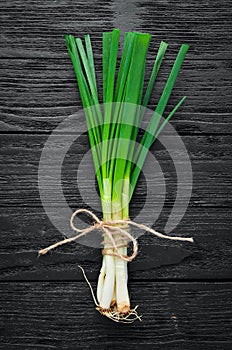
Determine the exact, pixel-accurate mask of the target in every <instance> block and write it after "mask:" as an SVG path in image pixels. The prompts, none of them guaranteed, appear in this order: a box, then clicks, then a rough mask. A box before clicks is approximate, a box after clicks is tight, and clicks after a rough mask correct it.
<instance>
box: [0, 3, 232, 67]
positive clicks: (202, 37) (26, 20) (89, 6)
mask: <svg viewBox="0 0 232 350" xmlns="http://www.w3.org/2000/svg"><path fill="white" fill-rule="evenodd" d="M2 6H3V7H2V14H1V31H2V40H1V43H0V48H1V50H0V51H1V57H55V58H57V57H64V55H66V53H65V47H64V45H63V35H64V34H65V33H70V32H71V33H78V34H79V35H81V36H82V35H83V34H84V33H91V34H93V38H94V40H95V42H96V43H99V44H100V40H101V32H102V31H103V30H109V29H110V28H112V27H115V26H117V27H120V28H121V29H122V30H141V31H149V32H151V33H152V34H153V35H154V38H155V39H156V40H157V41H159V42H160V41H161V40H167V41H168V42H170V43H171V44H176V45H177V44H178V45H179V44H180V43H182V42H188V43H189V44H191V46H192V50H191V58H192V59H193V58H200V59H202V58H207V59H213V60H215V59H218V58H219V59H220V58H227V59H230V58H231V51H232V48H231V43H230V37H231V26H230V24H229V20H230V9H231V3H230V2H229V1H223V2H221V1H218V0H213V1H210V2H209V1H207V0H203V1H201V2H199V1H196V0H191V1H188V2H183V1H174V0H172V1H168V2H167V1H166V0H162V1H158V2H153V1H135V0H130V1H128V2H127V1H126V2H125V1H122V0H120V1H116V0H115V1H106V2H105V1H90V2H85V1H78V2H76V1H59V2H46V3H45V2H42V1H35V0H30V1H27V2H26V3H22V2H21V1H19V0H14V1H11V2H6V3H5V4H3V5H2Z"/></svg>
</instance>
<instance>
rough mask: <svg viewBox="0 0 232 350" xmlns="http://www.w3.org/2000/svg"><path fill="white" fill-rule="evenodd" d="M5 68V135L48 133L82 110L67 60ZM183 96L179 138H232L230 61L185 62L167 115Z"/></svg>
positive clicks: (14, 64)
mask: <svg viewBox="0 0 232 350" xmlns="http://www.w3.org/2000/svg"><path fill="white" fill-rule="evenodd" d="M156 46H157V47H158V45H156ZM157 47H156V49H157ZM156 49H155V51H154V52H152V53H151V54H150V56H149V57H150V59H149V60H148V64H147V72H148V73H149V72H150V71H151V67H152V63H153V59H154V57H155V53H156ZM175 55H176V50H174V51H173V52H172V61H170V60H165V63H164V65H163V66H162V69H161V72H160V74H159V78H158V80H157V83H156V88H155V91H154V94H153V96H152V99H151V103H150V104H149V107H150V108H152V109H154V106H155V105H156V103H157V100H158V98H159V96H160V94H161V92H162V89H163V86H164V82H165V81H166V79H167V77H168V73H169V72H170V69H171V64H172V62H173V60H174V57H175ZM151 58H152V59H151ZM1 66H2V69H1V71H0V75H1V82H0V87H1V97H0V104H1V124H0V129H1V130H2V131H7V130H8V131H9V130H10V131H24V130H26V131H35V132H36V131H42V132H44V131H46V132H48V131H51V130H52V129H53V128H54V127H55V126H56V125H57V124H58V123H59V122H60V121H62V120H63V119H64V117H65V116H68V115H70V114H71V113H74V112H76V111H77V110H78V109H80V108H81V102H80V98H79V94H78V90H77V87H76V79H75V76H74V73H73V69H72V66H71V62H70V59H69V57H68V55H67V57H66V59H65V60H51V59H49V60H46V59H40V60H38V59H26V60H25V59H24V60H22V59H20V60H10V61H9V60H7V59H4V60H1ZM96 68H97V70H98V82H99V94H100V96H101V84H100V81H101V72H100V71H101V60H100V59H99V58H98V59H97V60H96ZM148 75H149V74H148ZM146 81H147V79H146ZM184 95H187V96H188V98H187V100H186V101H185V103H184V105H183V106H182V107H181V109H180V111H178V112H177V113H176V115H175V117H174V118H173V124H174V126H176V128H177V130H178V131H179V132H186V133H192V132H195V133H196V132H197V133H199V132H204V133H211V132H216V133H222V132H225V133H228V132H230V128H228V126H229V125H230V123H231V110H232V104H231V98H230V96H231V80H230V62H229V61H226V60H220V61H200V62H194V61H192V60H191V58H190V57H187V59H186V62H185V63H184V67H183V69H182V71H181V73H180V76H179V78H178V80H177V82H176V86H175V89H174V92H173V95H172V96H171V98H170V101H169V106H168V108H167V112H166V113H168V111H170V109H171V107H172V106H173V105H175V104H176V103H177V101H179V100H180V98H182V97H183V96H184ZM100 100H101V99H100Z"/></svg>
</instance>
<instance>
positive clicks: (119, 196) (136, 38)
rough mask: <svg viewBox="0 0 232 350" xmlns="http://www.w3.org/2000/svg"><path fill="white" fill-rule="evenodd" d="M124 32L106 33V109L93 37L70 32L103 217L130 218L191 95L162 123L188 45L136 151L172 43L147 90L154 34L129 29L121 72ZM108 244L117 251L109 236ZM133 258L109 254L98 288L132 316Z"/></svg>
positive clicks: (106, 303) (102, 300) (106, 306)
mask: <svg viewBox="0 0 232 350" xmlns="http://www.w3.org/2000/svg"><path fill="white" fill-rule="evenodd" d="M119 37H120V31H119V30H118V29H114V30H113V31H112V32H106V33H103V40H102V63H103V64H102V74H103V101H102V102H103V104H104V112H102V110H101V108H100V102H101V101H99V94H98V90H97V83H96V73H95V65H94V56H93V51H92V45H91V40H90V36H89V35H86V36H85V38H84V39H85V40H84V43H83V42H82V40H81V39H80V38H74V37H73V36H72V35H67V36H66V37H65V38H66V44H67V48H68V52H69V54H70V57H71V60H72V63H73V67H74V71H75V74H76V78H77V83H78V87H79V91H80V97H81V100H82V104H83V107H84V109H85V114H86V122H87V128H88V136H89V142H90V147H91V149H92V155H93V162H94V166H95V170H96V177H97V181H98V186H99V192H100V196H101V202H102V212H103V220H105V221H107V220H111V221H112V220H128V219H129V203H130V200H131V197H132V195H133V192H134V190H135V187H136V184H137V181H138V178H139V175H140V172H141V168H142V166H143V164H144V161H145V159H146V156H147V153H148V151H149V149H150V147H151V145H152V144H153V142H154V141H155V140H156V138H157V137H158V135H159V134H160V132H161V131H162V130H163V128H164V127H165V125H166V123H167V122H168V121H169V120H170V118H171V117H172V116H173V114H174V113H175V112H176V110H177V109H178V108H179V107H180V106H181V105H182V103H183V102H184V100H185V98H186V96H184V97H183V98H182V99H181V100H180V102H179V103H178V104H177V105H176V106H175V107H174V109H173V110H172V111H171V113H170V114H169V115H168V116H167V117H166V119H165V120H164V121H163V122H162V123H161V122H160V121H161V117H162V116H163V114H164V112H165V108H166V106H167V103H168V100H169V97H170V95H171V92H172V90H173V87H174V84H175V81H176V79H177V76H178V73H179V71H180V69H181V66H182V63H183V61H184V58H185V55H186V53H187V51H188V45H182V46H181V48H180V51H179V53H178V55H177V57H176V60H175V62H174V65H173V67H172V70H171V72H170V75H169V77H168V80H167V82H166V84H165V87H164V89H163V92H162V94H161V97H160V99H159V101H158V103H157V105H156V106H155V111H154V114H153V116H152V117H151V119H150V122H149V124H148V126H147V129H146V130H145V133H144V135H143V137H142V139H141V141H140V142H139V145H138V147H137V149H136V147H135V144H136V142H138V141H137V138H138V131H139V127H140V125H141V121H142V118H143V115H144V110H145V107H146V106H147V105H148V103H149V100H150V97H151V93H152V91H153V88H154V85H155V80H156V77H157V74H158V72H159V69H160V67H161V63H162V61H163V58H164V56H165V53H166V50H167V47H168V45H167V44H166V43H165V42H161V44H160V47H159V49H158V52H157V56H156V59H155V62H154V66H153V69H152V72H151V76H150V79H149V82H148V85H147V88H146V90H145V93H144V98H142V96H143V92H144V75H145V69H146V60H147V51H148V46H149V42H150V39H151V36H150V34H146V33H138V32H128V33H125V35H124V46H123V51H122V57H121V60H120V64H119V70H118V73H117V72H116V67H117V60H118V46H119ZM120 243H121V245H122V246H121V247H119V251H120V253H121V254H122V255H127V242H126V241H121V242H120ZM104 248H105V249H107V251H108V252H109V253H112V254H114V248H112V247H110V245H109V242H108V241H107V240H106V239H105V241H104ZM127 279H128V276H127V261H124V260H122V259H121V258H120V257H118V256H112V255H108V254H107V255H104V256H103V263H102V268H101V271H100V275H99V279H98V287H97V299H98V302H99V305H100V307H101V308H102V310H109V312H110V311H112V310H113V311H114V312H117V313H118V314H120V315H127V314H128V313H129V312H130V300H129V294H128V289H127Z"/></svg>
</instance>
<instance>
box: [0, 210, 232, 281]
mask: <svg viewBox="0 0 232 350" xmlns="http://www.w3.org/2000/svg"><path fill="white" fill-rule="evenodd" d="M54 212H56V215H57V216H58V215H59V212H58V211H55V210H54ZM167 217H168V210H163V212H162V215H161V216H160V218H159V220H158V221H157V223H156V224H155V228H156V229H157V230H160V231H161V232H162V230H163V228H164V226H165V223H166V221H167ZM0 218H1V219H0V226H1V236H0V247H1V253H0V278H1V280H82V278H83V277H82V274H81V271H80V269H79V268H78V265H79V264H81V265H83V266H84V267H85V268H86V272H87V273H88V276H89V278H90V279H91V280H96V279H97V275H98V272H99V269H100V265H101V251H100V249H98V248H92V247H88V246H84V245H80V244H76V243H72V244H67V245H66V246H63V247H60V248H59V249H57V250H56V251H53V252H52V253H51V254H49V255H47V256H43V257H42V256H41V257H40V258H39V259H38V250H39V249H41V248H43V247H45V246H48V245H50V244H52V243H54V242H57V241H58V240H61V239H62V234H61V233H60V232H59V231H58V230H57V229H56V228H55V227H54V226H53V225H52V224H51V222H50V221H49V219H48V217H47V216H46V214H45V212H44V211H43V209H41V208H37V209H35V208H30V209H28V208H24V209H23V208H15V209H13V208H11V209H10V208H1V209H0ZM174 232H175V234H176V235H179V236H189V237H191V236H192V237H194V240H195V245H191V244H189V243H185V244H184V243H182V244H181V243H178V242H177V243H174V242H171V241H167V240H160V239H157V238H155V237H153V236H152V235H150V234H146V235H144V236H142V237H140V238H139V255H138V256H137V257H136V259H135V260H134V261H133V262H132V263H130V264H129V271H130V278H131V279H132V280H141V279H151V278H160V279H172V278H177V279H219V280H220V279H227V278H230V277H231V265H232V257H231V244H232V236H231V209H230V208H229V209H227V208H222V209H221V210H220V209H219V208H204V209H202V208H189V209H188V210H187V212H186V214H185V216H184V218H183V220H182V221H181V223H180V224H179V225H178V227H177V228H176V229H175V230H174ZM70 233H71V232H70ZM96 234H97V233H96ZM187 257H189V258H187ZM186 258H187V259H186ZM183 259H184V260H183ZM178 263H179V264H178Z"/></svg>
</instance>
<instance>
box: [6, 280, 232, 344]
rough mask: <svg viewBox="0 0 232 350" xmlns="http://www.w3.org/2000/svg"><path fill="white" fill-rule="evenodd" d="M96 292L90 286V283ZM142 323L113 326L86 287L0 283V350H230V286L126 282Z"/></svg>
mask: <svg viewBox="0 0 232 350" xmlns="http://www.w3.org/2000/svg"><path fill="white" fill-rule="evenodd" d="M93 286H94V287H95V284H93ZM129 287H130V292H131V301H132V305H137V304H138V305H139V309H138V310H139V312H140V313H141V314H142V317H143V321H142V322H139V321H138V322H135V323H133V324H131V325H123V324H117V323H112V321H110V320H108V319H104V318H103V317H102V316H101V315H100V314H99V313H98V312H97V311H95V310H94V305H93V302H92V300H91V296H90V293H89V290H88V286H87V285H86V284H85V283H80V282H79V283H78V282H77V283H10V284H8V283H4V284H3V283H1V292H0V294H1V316H0V318H1V347H2V349H31V348H33V349H50V348H51V349H52V348H56V349H57V348H62V349H76V348H79V349H92V348H94V349H121V348H122V345H123V346H126V347H127V348H128V349H141V348H142V347H145V348H146V349H154V348H156V347H162V348H164V349H178V350H181V349H186V347H187V348H188V349H196V348H197V349H223V350H225V349H229V348H230V346H231V342H232V337H231V326H232V311H231V310H232V309H231V297H232V285H231V283H223V284H222V283H188V284H186V283H165V284H164V283H160V282H159V283H158V282H144V283H142V282H141V283H130V286H129Z"/></svg>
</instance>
